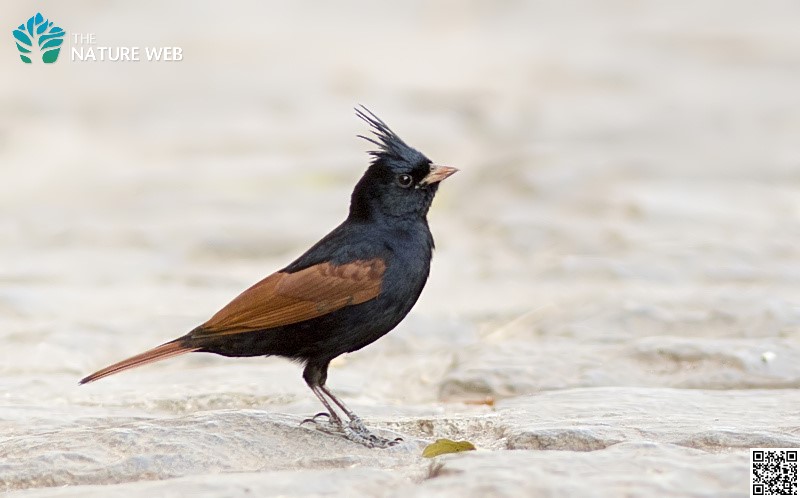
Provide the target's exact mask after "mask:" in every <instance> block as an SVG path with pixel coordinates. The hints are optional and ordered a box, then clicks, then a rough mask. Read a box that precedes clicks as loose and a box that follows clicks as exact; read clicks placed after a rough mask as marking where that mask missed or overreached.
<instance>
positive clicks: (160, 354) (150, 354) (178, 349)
mask: <svg viewBox="0 0 800 498" xmlns="http://www.w3.org/2000/svg"><path fill="white" fill-rule="evenodd" d="M182 342H183V340H182V338H181V339H175V340H174V341H170V342H168V343H166V344H162V345H161V346H158V347H157V348H153V349H151V350H149V351H145V352H144V353H142V354H137V355H136V356H131V357H130V358H128V359H127V360H122V361H120V362H117V363H114V364H113V365H109V366H107V367H106V368H104V369H102V370H98V371H97V372H95V373H93V374H92V375H89V376H87V377H84V378H83V379H81V381H80V384H86V383H89V382H94V381H96V380H99V379H102V378H103V377H108V376H109V375H113V374H115V373H117V372H122V371H123V370H128V369H129V368H135V367H139V366H142V365H147V364H148V363H153V362H155V361H159V360H164V359H166V358H171V357H173V356H178V355H181V354H184V353H191V352H192V351H197V350H198V349H200V348H198V347H191V346H186V345H185V344H182Z"/></svg>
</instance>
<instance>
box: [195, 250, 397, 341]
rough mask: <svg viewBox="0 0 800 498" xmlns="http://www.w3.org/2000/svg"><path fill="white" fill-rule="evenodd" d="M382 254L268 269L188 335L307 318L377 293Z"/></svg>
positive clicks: (263, 326) (234, 331) (256, 327)
mask: <svg viewBox="0 0 800 498" xmlns="http://www.w3.org/2000/svg"><path fill="white" fill-rule="evenodd" d="M384 271H386V263H385V262H384V261H383V259H380V258H375V259H369V260H358V261H354V262H352V263H347V264H342V265H334V264H332V263H320V264H317V265H314V266H310V267H308V268H305V269H303V270H299V271H296V272H294V273H286V272H278V273H273V274H272V275H270V276H269V277H267V278H265V279H264V280H262V281H260V282H258V283H256V284H255V285H253V286H252V287H250V288H249V289H247V290H245V291H244V292H242V293H241V294H239V296H238V297H236V299H234V300H233V301H231V302H230V303H228V305H227V306H225V307H224V308H222V309H221V310H219V311H218V312H217V313H216V314H215V315H214V316H212V317H211V319H210V320H208V321H207V322H206V323H204V324H203V325H201V326H200V327H199V329H198V330H196V331H195V332H194V333H193V334H192V335H193V336H195V337H197V338H200V337H208V336H221V335H229V334H238V333H241V332H252V331H255V330H263V329H269V328H273V327H280V326H284V325H290V324H292V323H298V322H302V321H304V320H310V319H312V318H316V317H319V316H322V315H325V314H328V313H331V312H333V311H336V310H338V309H340V308H343V307H345V306H350V305H354V304H360V303H363V302H365V301H369V300H370V299H373V298H375V297H377V295H378V294H379V293H380V292H381V284H382V281H383V273H384Z"/></svg>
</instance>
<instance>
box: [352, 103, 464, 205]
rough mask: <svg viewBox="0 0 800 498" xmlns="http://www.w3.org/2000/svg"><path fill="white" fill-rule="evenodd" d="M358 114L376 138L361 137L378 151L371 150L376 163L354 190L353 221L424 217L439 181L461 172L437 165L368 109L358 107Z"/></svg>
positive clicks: (373, 163)
mask: <svg viewBox="0 0 800 498" xmlns="http://www.w3.org/2000/svg"><path fill="white" fill-rule="evenodd" d="M356 115H357V116H358V117H359V118H361V119H363V120H364V121H366V122H367V124H369V125H370V126H371V127H372V133H373V134H374V135H375V137H374V138H373V137H367V136H363V135H359V137H360V138H363V139H364V140H367V141H368V142H371V143H373V144H375V145H376V146H377V147H378V149H377V150H373V151H370V153H369V154H370V155H371V156H372V157H373V159H372V163H371V164H370V166H369V168H367V171H366V172H365V173H364V176H362V177H361V180H359V182H358V184H356V187H355V189H354V190H353V196H352V199H351V203H350V218H351V219H352V218H358V219H372V218H375V217H376V216H391V217H422V218H424V217H425V215H426V214H427V213H428V209H429V208H430V206H431V202H433V197H434V195H436V190H437V189H438V188H439V182H440V181H442V180H444V179H445V178H447V177H448V176H450V175H452V174H453V173H455V172H456V171H458V170H457V169H456V168H452V167H449V166H438V165H436V164H433V162H431V160H430V159H428V158H427V157H425V155H424V154H422V153H421V152H419V151H418V150H416V149H414V148H413V147H410V146H408V145H407V144H406V143H405V142H403V140H402V139H401V138H400V137H398V136H397V135H396V134H395V133H394V132H393V131H392V130H391V129H390V128H389V127H388V126H387V125H386V123H384V122H383V121H382V120H381V119H380V118H378V117H377V116H376V115H375V114H373V113H372V112H370V111H369V110H368V109H367V108H366V107H364V106H361V107H360V108H356Z"/></svg>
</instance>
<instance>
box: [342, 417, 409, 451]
mask: <svg viewBox="0 0 800 498" xmlns="http://www.w3.org/2000/svg"><path fill="white" fill-rule="evenodd" d="M344 435H345V437H346V438H347V439H349V440H350V441H353V442H354V443H358V444H362V445H364V446H366V447H367V448H389V447H391V446H396V445H398V444H400V443H401V442H402V441H403V438H401V437H398V438H395V439H386V438H385V437H381V436H378V435H377V434H374V433H372V432H370V430H369V429H367V427H366V426H365V425H364V423H363V422H362V421H361V419H359V418H358V417H356V418H354V419H353V420H351V421H350V423H349V424H347V427H345V429H344Z"/></svg>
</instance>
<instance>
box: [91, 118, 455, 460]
mask: <svg viewBox="0 0 800 498" xmlns="http://www.w3.org/2000/svg"><path fill="white" fill-rule="evenodd" d="M356 114H357V115H358V116H359V117H360V118H361V119H363V120H364V121H366V122H367V123H368V124H369V125H370V126H371V127H372V129H373V133H374V138H372V137H365V136H361V135H359V136H361V137H362V138H364V139H366V140H368V141H369V142H371V143H372V144H374V145H376V146H377V147H378V149H377V150H374V151H371V152H370V154H371V155H372V161H371V164H370V165H369V167H368V168H367V170H366V172H365V173H364V175H363V176H362V178H361V179H360V180H359V182H358V183H357V184H356V186H355V189H354V190H353V194H352V196H351V201H350V210H349V213H348V216H347V219H345V221H344V222H343V223H342V224H340V225H339V226H338V227H336V228H335V229H334V230H333V231H331V232H330V233H329V234H328V235H326V236H325V237H323V238H322V240H320V241H319V242H317V243H316V244H314V246H312V247H311V248H310V249H309V250H308V251H306V252H305V253H304V254H303V255H302V256H300V257H299V258H297V259H296V260H295V261H294V262H292V263H291V264H289V265H288V266H286V267H285V268H283V269H282V270H280V271H278V272H276V273H274V274H272V275H270V276H268V277H267V278H265V279H264V280H262V281H260V282H258V283H257V284H255V285H253V286H252V287H250V288H249V289H247V290H246V291H244V292H243V293H242V294H241V295H239V296H238V297H237V298H236V299H234V300H233V301H231V303H229V304H228V305H227V306H225V307H224V308H223V309H221V310H220V311H219V312H217V313H216V314H215V315H214V316H213V317H212V318H211V319H209V320H208V321H207V322H205V323H204V324H202V325H200V326H198V327H196V328H195V329H194V330H192V331H191V332H189V333H188V334H186V335H185V336H182V337H179V338H178V339H175V340H173V341H170V342H168V343H166V344H163V345H162V346H159V347H157V348H154V349H152V350H150V351H147V352H145V353H142V354H140V355H137V356H134V357H132V358H129V359H127V360H124V361H122V362H119V363H116V364H114V365H111V366H109V367H107V368H105V369H102V370H100V371H98V372H96V373H94V374H92V375H90V376H88V377H86V378H85V379H83V380H82V381H81V383H86V382H91V381H94V380H98V379H100V378H103V377H105V376H108V375H111V374H114V373H117V372H119V371H122V370H126V369H128V368H133V367H135V366H139V365H143V364H146V363H150V362H153V361H157V360H160V359H162V358H167V357H171V356H175V355H178V354H182V353H186V352H191V351H198V352H208V353H215V354H219V355H223V356H230V357H241V356H273V355H274V356H283V357H287V358H290V359H293V360H296V361H299V362H301V363H302V364H304V365H305V369H304V371H303V378H304V379H305V381H306V383H307V384H308V386H309V387H310V388H311V390H312V391H313V392H314V394H315V395H316V396H317V397H318V398H319V399H320V401H321V402H322V403H323V404H324V405H325V407H326V409H327V410H328V412H329V422H328V426H327V430H329V431H333V432H340V433H342V434H344V435H345V436H347V437H348V438H349V439H351V440H353V441H357V442H360V443H363V444H366V445H368V446H381V447H383V446H386V445H389V444H392V442H391V441H388V440H385V439H383V438H380V437H378V436H376V435H374V434H372V433H371V432H369V431H368V430H367V429H366V427H365V426H364V425H363V423H362V422H361V420H360V419H359V418H358V417H357V416H356V415H355V414H354V413H353V412H352V411H350V410H349V409H348V408H347V407H346V406H345V405H344V404H343V403H342V402H341V401H340V400H339V399H338V398H336V397H335V396H334V395H333V393H331V392H330V390H328V388H327V387H326V386H325V382H326V380H327V372H328V365H329V363H330V361H331V360H332V359H334V358H336V357H337V356H339V355H341V354H343V353H348V352H352V351H356V350H358V349H361V348H363V347H364V346H366V345H368V344H371V343H372V342H374V341H375V340H377V339H379V338H380V337H382V336H383V335H385V334H386V333H388V332H389V331H391V330H392V329H393V328H395V327H396V326H397V324H398V323H400V321H401V320H402V319H403V318H405V316H406V315H407V314H408V312H409V311H410V310H411V308H412V307H413V306H414V304H415V303H416V301H417V299H418V298H419V296H420V293H421V292H422V289H423V287H424V286H425V282H426V281H427V278H428V273H429V270H430V262H431V257H432V254H433V248H434V243H433V237H432V235H431V232H430V229H429V227H428V222H427V218H426V215H427V213H428V210H429V208H430V206H431V202H432V201H433V198H434V196H435V194H436V191H437V189H438V186H439V182H440V181H441V180H443V179H444V178H447V177H448V176H450V175H451V174H453V173H454V172H455V171H457V170H456V169H455V168H450V167H446V166H436V165H434V164H433V163H432V162H431V161H430V160H429V159H428V158H427V157H425V155H423V154H422V153H421V152H419V151H417V150H416V149H414V148H412V147H410V146H408V145H407V144H406V143H405V142H404V141H403V140H402V139H400V137H398V136H397V135H396V134H395V133H394V132H393V131H392V130H391V129H390V128H389V127H388V126H387V125H386V123H384V122H383V121H382V120H380V119H379V118H378V117H377V116H375V115H374V114H372V113H371V112H370V111H368V110H367V109H366V108H364V107H363V106H362V107H361V108H359V109H356ZM331 403H333V404H331ZM334 405H335V406H334ZM336 407H338V408H339V409H340V410H342V412H343V413H344V414H345V415H346V416H347V417H348V419H349V422H348V423H346V424H345V423H344V422H343V421H342V419H341V417H339V415H338V414H337V413H336V409H335V408H336ZM315 420H316V419H315ZM318 425H319V424H318Z"/></svg>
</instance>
